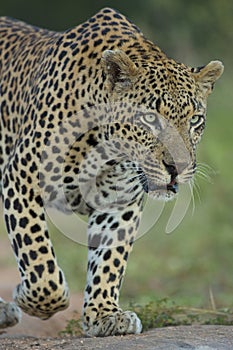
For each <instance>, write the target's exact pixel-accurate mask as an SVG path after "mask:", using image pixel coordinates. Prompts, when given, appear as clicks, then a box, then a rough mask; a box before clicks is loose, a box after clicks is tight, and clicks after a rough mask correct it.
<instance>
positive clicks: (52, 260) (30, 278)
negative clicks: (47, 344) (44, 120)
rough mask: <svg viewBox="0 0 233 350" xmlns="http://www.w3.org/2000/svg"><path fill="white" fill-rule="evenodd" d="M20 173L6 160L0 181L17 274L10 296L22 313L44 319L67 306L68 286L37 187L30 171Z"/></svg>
mask: <svg viewBox="0 0 233 350" xmlns="http://www.w3.org/2000/svg"><path fill="white" fill-rule="evenodd" d="M13 161H14V159H13V160H12V163H13ZM24 174H25V172H23V171H21V172H17V169H14V168H13V166H12V165H11V164H9V167H8V169H7V170H6V171H5V173H4V181H3V183H4V186H3V187H4V188H3V200H4V215H5V222H6V228H7V231H8V236H9V238H10V241H11V245H12V247H13V249H14V253H15V256H16V260H17V263H18V268H19V272H20V275H21V283H20V284H19V285H18V286H17V287H16V288H15V291H14V300H15V302H16V304H17V305H18V306H19V307H20V308H21V309H22V310H23V311H25V312H26V313H28V314H30V315H33V316H37V317H40V318H41V319H47V318H49V317H51V316H52V315H53V314H54V313H56V312H57V311H59V310H62V309H64V308H66V307H67V306H68V304H69V290H68V287H67V284H66V281H65V278H64V275H63V272H62V270H61V269H60V268H59V266H58V264H57V260H56V257H55V253H54V250H53V246H52V243H51V241H50V239H49V235H48V228H47V224H46V218H45V211H44V207H43V198H42V197H41V193H40V189H39V187H38V185H37V182H36V181H33V180H32V177H33V174H32V173H31V176H30V175H29V174H28V176H27V177H25V175H24ZM16 310H17V309H16ZM9 317H10V315H9ZM9 317H8V318H9ZM18 318H19V317H18ZM17 320H18V319H17ZM17 320H16V321H15V322H17ZM2 323H3V322H2ZM5 323H6V322H5ZM11 324H13V323H12V322H11Z"/></svg>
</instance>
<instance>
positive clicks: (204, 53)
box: [0, 0, 233, 307]
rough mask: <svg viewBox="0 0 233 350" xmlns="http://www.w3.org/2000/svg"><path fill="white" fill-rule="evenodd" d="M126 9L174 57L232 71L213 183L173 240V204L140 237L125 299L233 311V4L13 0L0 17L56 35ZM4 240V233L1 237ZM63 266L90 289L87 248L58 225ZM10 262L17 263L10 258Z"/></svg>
mask: <svg viewBox="0 0 233 350" xmlns="http://www.w3.org/2000/svg"><path fill="white" fill-rule="evenodd" d="M105 6H109V7H114V8H116V9H118V10H119V11H120V12H122V13H124V14H125V15H127V17H128V18H130V19H131V20H132V21H133V22H134V23H135V24H137V25H138V26H139V27H140V28H141V30H142V31H143V32H144V34H145V35H146V36H147V37H148V38H149V39H151V40H153V41H154V42H155V43H156V44H157V45H159V46H160V47H161V48H162V49H163V50H164V51H165V52H166V53H167V54H168V56H170V57H173V58H175V59H176V60H178V61H182V62H183V63H185V64H187V65H193V66H195V65H196V66H202V65H204V64H206V63H208V62H209V61H210V60H213V59H220V60H222V61H223V63H224V65H225V73H224V75H223V77H222V78H221V79H220V81H219V82H217V84H216V87H215V91H214V93H213V95H212V96H211V97H210V98H209V109H208V123H207V128H206V132H205V135H204V137H203V141H202V142H201V144H200V146H199V152H198V161H199V162H202V163H205V164H207V165H208V166H210V167H211V168H212V169H213V170H209V171H208V175H209V176H210V177H211V181H204V180H203V179H201V178H198V177H197V178H196V182H197V184H198V185H199V191H198V192H199V195H197V194H196V195H195V210H194V213H192V208H191V209H190V210H189V211H188V213H187V215H186V217H185V219H184V220H183V221H182V223H181V224H180V225H179V227H178V228H177V229H176V230H175V232H173V233H172V234H170V235H167V234H165V226H166V223H167V220H168V217H169V213H170V212H171V210H172V207H173V204H172V203H169V204H168V205H166V208H165V210H164V211H163V214H162V217H161V219H160V220H159V222H158V223H157V224H156V226H155V227H154V228H153V229H152V230H151V231H150V232H149V233H147V234H146V235H145V236H143V237H142V238H141V239H139V240H138V241H137V242H136V244H135V248H134V252H133V254H132V256H131V258H130V260H129V265H128V270H127V277H126V279H125V283H124V286H123V290H122V300H123V302H127V300H130V299H134V300H138V301H144V300H147V299H148V298H154V297H158V298H161V297H164V296H169V297H171V298H172V299H173V300H175V301H177V302H178V303H181V304H186V305H193V306H205V307H208V306H209V304H210V297H209V294H210V290H211V293H212V294H213V296H214V299H215V303H216V305H217V307H223V306H228V307H232V306H233V293H232V292H233V176H232V173H233V147H232V145H233V131H232V130H233V124H232V118H233V116H232V110H233V92H232V91H233V89H232V87H233V86H232V82H233V69H232V57H233V1H232V0H221V1H219V0H205V1H203V0H189V1H187V0H144V1H142V0H127V1H126V0H118V1H104V0H98V1H94V0H85V1H84V0H76V1H75V0H56V1H54V0H49V1H48V0H40V1H33V0H7V1H3V0H2V1H1V6H0V15H7V16H11V17H15V18H19V19H22V20H24V21H27V22H29V23H31V24H34V25H38V26H42V27H46V28H49V29H53V30H59V31H62V30H65V29H67V28H69V27H72V26H75V25H77V24H79V23H81V22H83V21H85V20H86V19H87V18H89V17H91V16H92V15H93V14H94V13H95V12H97V11H98V10H99V9H101V8H102V7H105ZM0 234H1V235H3V232H2V231H1V233H0ZM51 234H52V238H53V240H54V243H55V247H56V252H57V255H58V257H59V262H60V265H61V266H62V267H63V269H64V270H65V273H66V276H67V279H68V282H69V284H70V286H71V289H72V290H80V291H81V290H83V288H84V283H85V270H86V253H87V252H86V248H85V247H83V246H80V245H78V244H76V243H74V242H72V241H71V240H69V239H68V238H66V237H64V235H62V234H61V233H59V232H56V229H55V228H54V227H52V226H51ZM1 263H2V268H4V264H12V263H13V260H12V259H11V258H9V261H7V262H1Z"/></svg>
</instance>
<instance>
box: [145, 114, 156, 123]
mask: <svg viewBox="0 0 233 350" xmlns="http://www.w3.org/2000/svg"><path fill="white" fill-rule="evenodd" d="M143 117H144V120H145V122H146V123H150V124H152V123H155V121H156V119H157V117H156V115H155V114H153V113H148V114H144V116H143Z"/></svg>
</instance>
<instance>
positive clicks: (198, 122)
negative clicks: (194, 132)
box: [190, 115, 205, 127]
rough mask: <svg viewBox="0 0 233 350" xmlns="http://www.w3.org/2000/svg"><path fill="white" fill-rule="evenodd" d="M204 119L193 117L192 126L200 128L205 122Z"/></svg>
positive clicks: (199, 116)
mask: <svg viewBox="0 0 233 350" xmlns="http://www.w3.org/2000/svg"><path fill="white" fill-rule="evenodd" d="M204 120H205V119H204V117H203V115H193V116H192V118H191V119H190V124H191V126H195V127H197V126H199V125H201V124H202V123H203V122H204Z"/></svg>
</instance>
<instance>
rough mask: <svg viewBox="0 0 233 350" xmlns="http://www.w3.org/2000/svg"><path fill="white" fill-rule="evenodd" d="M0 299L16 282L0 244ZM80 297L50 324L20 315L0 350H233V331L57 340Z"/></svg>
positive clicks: (177, 330)
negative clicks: (17, 323) (17, 322)
mask: <svg viewBox="0 0 233 350" xmlns="http://www.w3.org/2000/svg"><path fill="white" fill-rule="evenodd" d="M0 250H1V252H0V253H1V254H0V256H1V260H0V295H1V297H2V298H4V299H5V300H8V301H11V300H12V299H11V295H12V290H13V288H14V286H15V285H16V284H17V283H18V282H19V276H18V273H17V270H16V267H15V266H14V265H11V264H9V265H8V263H7V264H5V260H7V261H9V256H11V254H12V253H11V250H10V247H9V243H8V241H7V240H6V241H5V240H3V241H1V249H0ZM81 308H82V295H81V294H78V293H76V294H72V295H71V302H70V307H69V308H68V309H67V310H65V311H63V312H60V313H58V314H56V315H55V316H53V317H52V318H51V319H50V320H47V321H41V320H39V319H37V318H34V317H30V316H27V315H26V314H23V317H22V321H21V323H20V324H19V325H17V326H15V327H12V328H8V329H6V330H2V331H0V350H12V349H14V350H15V349H16V350H29V349H30V350H44V349H45V350H56V349H62V350H79V349H81V350H92V349H93V350H94V349H103V350H129V349H133V350H137V349H138V350H140V349H142V350H152V349H153V350H215V349H217V350H233V327H232V326H229V327H225V326H180V327H168V328H161V329H155V330H152V331H150V332H146V333H143V334H140V335H128V336H124V337H108V338H92V339H91V338H78V337H73V338H72V337H59V332H60V331H61V330H64V328H65V326H66V323H67V320H70V319H71V318H73V317H77V313H76V312H78V313H80V312H81Z"/></svg>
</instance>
